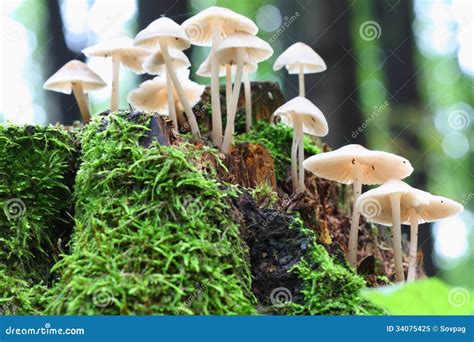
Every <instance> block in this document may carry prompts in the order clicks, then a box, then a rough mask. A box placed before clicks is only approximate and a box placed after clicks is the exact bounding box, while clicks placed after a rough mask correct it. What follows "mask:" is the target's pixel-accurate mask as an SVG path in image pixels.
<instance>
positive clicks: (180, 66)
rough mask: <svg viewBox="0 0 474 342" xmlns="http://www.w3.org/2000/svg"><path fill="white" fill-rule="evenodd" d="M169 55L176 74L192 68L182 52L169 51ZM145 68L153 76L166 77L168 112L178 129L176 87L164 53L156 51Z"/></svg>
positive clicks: (144, 64) (148, 58)
mask: <svg viewBox="0 0 474 342" xmlns="http://www.w3.org/2000/svg"><path fill="white" fill-rule="evenodd" d="M169 55H170V58H171V64H172V65H173V69H174V70H175V71H176V72H178V73H179V72H180V71H182V70H186V69H188V68H189V67H190V66H191V62H190V61H189V59H188V57H187V56H186V55H185V54H184V52H183V51H181V50H176V49H169ZM143 68H144V69H145V71H146V72H147V73H149V74H151V75H162V76H165V77H166V86H167V88H168V91H167V94H168V112H169V116H170V119H171V120H172V121H173V124H174V126H175V127H176V128H178V119H177V116H176V108H175V105H174V101H175V99H174V95H173V93H174V87H173V81H172V80H171V76H170V75H169V73H167V72H166V65H165V60H164V58H163V53H162V52H161V51H160V50H156V51H154V52H153V53H152V54H151V55H150V56H148V57H147V58H146V59H145V61H144V63H143Z"/></svg>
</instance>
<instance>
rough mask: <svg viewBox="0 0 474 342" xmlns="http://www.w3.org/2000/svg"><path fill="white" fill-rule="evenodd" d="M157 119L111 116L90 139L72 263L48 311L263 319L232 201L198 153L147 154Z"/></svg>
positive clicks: (79, 183)
mask: <svg viewBox="0 0 474 342" xmlns="http://www.w3.org/2000/svg"><path fill="white" fill-rule="evenodd" d="M150 118H151V116H150V115H140V116H136V117H132V116H131V115H128V114H127V113H112V114H110V115H109V116H108V117H107V118H102V119H101V118H97V119H95V120H94V121H93V122H92V123H91V124H90V125H89V126H88V127H87V128H86V130H85V132H84V133H83V136H82V147H83V154H82V164H81V167H80V169H79V171H78V174H77V179H76V192H75V197H76V228H75V232H74V235H73V237H72V239H71V254H70V255H66V256H64V258H63V259H62V260H61V261H60V262H59V263H58V264H57V265H56V267H55V269H56V270H57V271H58V274H59V279H58V281H57V282H56V284H55V286H54V288H53V289H52V290H51V298H52V303H51V304H50V305H49V307H48V310H47V312H48V313H49V314H176V313H180V314H252V313H254V303H255V299H254V297H253V295H252V293H251V290H250V281H251V277H250V271H249V268H248V261H247V257H248V256H247V250H246V247H244V246H243V243H242V241H241V239H240V235H239V228H238V226H237V225H236V224H235V223H233V222H232V221H231V218H230V217H231V215H230V214H229V212H228V211H229V205H228V203H227V196H228V195H227V194H226V193H227V192H226V191H223V189H222V188H221V186H220V184H219V183H218V182H217V181H216V180H214V179H213V178H212V177H211V176H208V175H206V174H205V172H204V170H202V169H199V170H198V168H197V167H196V166H195V165H194V164H193V161H196V160H197V159H199V153H202V152H199V153H198V152H196V151H195V150H194V149H193V148H192V147H191V146H190V145H187V144H184V145H183V146H180V147H163V146H158V145H152V146H151V147H150V148H148V149H146V148H143V147H141V146H139V145H138V141H139V140H140V137H142V136H143V135H144V134H145V133H146V132H147V131H148V130H149V129H148V124H149V121H150Z"/></svg>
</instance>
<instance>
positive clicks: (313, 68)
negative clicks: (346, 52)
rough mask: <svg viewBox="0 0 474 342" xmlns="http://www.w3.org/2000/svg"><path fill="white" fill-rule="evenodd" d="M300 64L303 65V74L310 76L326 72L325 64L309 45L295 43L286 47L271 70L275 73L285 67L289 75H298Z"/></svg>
mask: <svg viewBox="0 0 474 342" xmlns="http://www.w3.org/2000/svg"><path fill="white" fill-rule="evenodd" d="M300 64H302V65H303V73H305V74H312V73H317V72H322V71H324V70H326V63H325V62H324V60H323V59H322V58H321V56H319V55H318V54H317V53H316V51H314V50H313V49H312V48H311V47H310V46H309V45H306V44H305V43H300V42H299V43H295V44H293V45H291V46H290V47H288V48H287V49H286V50H285V51H284V52H283V53H282V54H281V55H280V56H278V58H277V59H276V61H275V63H274V64H273V70H275V71H277V70H280V69H281V68H283V67H286V69H287V70H288V73H289V74H298V73H299V72H300Z"/></svg>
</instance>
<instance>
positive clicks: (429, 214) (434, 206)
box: [356, 179, 463, 226]
mask: <svg viewBox="0 0 474 342" xmlns="http://www.w3.org/2000/svg"><path fill="white" fill-rule="evenodd" d="M397 193H398V194H400V195H401V196H400V222H401V223H402V224H410V216H411V214H412V213H413V212H416V213H417V214H418V223H425V222H433V221H437V220H441V219H445V218H449V217H451V216H455V215H457V214H459V213H460V212H461V211H462V210H463V206H462V205H461V204H460V203H457V202H455V201H453V200H450V199H449V198H446V197H441V196H434V195H432V194H430V193H429V192H426V191H422V190H419V189H415V188H412V187H411V186H409V185H408V184H406V183H405V182H403V181H401V180H396V179H392V180H389V181H388V182H386V183H384V184H383V185H381V186H379V187H378V188H375V189H372V190H369V191H367V192H365V193H364V194H362V195H361V196H360V197H359V198H358V200H357V203H356V206H357V208H359V210H360V211H361V213H362V215H364V216H365V217H367V218H368V219H370V220H371V221H373V222H375V223H378V224H382V225H385V226H391V225H392V207H391V205H390V195H392V194H397Z"/></svg>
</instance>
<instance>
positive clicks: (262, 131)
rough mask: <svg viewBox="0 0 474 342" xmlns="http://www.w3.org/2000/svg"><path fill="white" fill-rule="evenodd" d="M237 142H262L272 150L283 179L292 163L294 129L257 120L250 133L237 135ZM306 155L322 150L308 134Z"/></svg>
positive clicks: (305, 147) (276, 169)
mask: <svg viewBox="0 0 474 342" xmlns="http://www.w3.org/2000/svg"><path fill="white" fill-rule="evenodd" d="M235 140H236V142H248V143H254V144H261V145H263V146H264V147H265V148H266V149H267V150H269V151H270V153H271V155H272V157H273V160H274V162H275V173H276V177H277V180H282V179H283V178H284V177H285V175H286V173H287V168H288V167H289V165H291V144H292V141H293V130H292V129H291V128H289V127H287V126H284V125H283V124H276V125H271V124H269V123H267V122H265V121H257V122H256V123H255V124H254V127H253V128H252V130H251V131H250V132H248V133H245V134H241V135H238V136H236V137H235ZM304 151H305V156H308V157H309V156H311V155H314V154H318V153H320V152H321V150H320V148H319V147H318V146H316V144H315V143H314V142H313V141H311V139H310V138H309V137H308V136H305V139H304Z"/></svg>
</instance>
